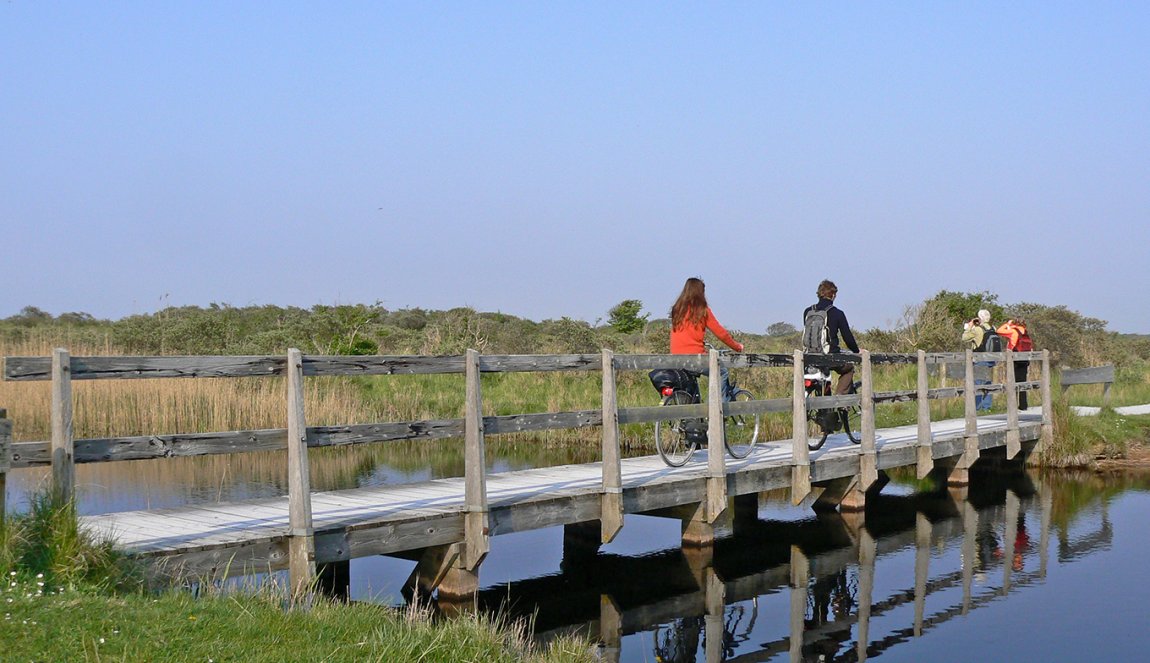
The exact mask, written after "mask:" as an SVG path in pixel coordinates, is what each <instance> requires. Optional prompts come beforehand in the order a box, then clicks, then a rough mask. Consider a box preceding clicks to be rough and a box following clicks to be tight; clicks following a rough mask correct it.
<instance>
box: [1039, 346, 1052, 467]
mask: <svg viewBox="0 0 1150 663" xmlns="http://www.w3.org/2000/svg"><path fill="white" fill-rule="evenodd" d="M1051 444H1054V399H1053V397H1052V396H1051V391H1050V350H1043V351H1042V437H1041V438H1040V441H1039V445H1038V450H1039V451H1045V450H1047V449H1049V448H1050V445H1051Z"/></svg>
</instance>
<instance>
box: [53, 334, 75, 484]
mask: <svg viewBox="0 0 1150 663" xmlns="http://www.w3.org/2000/svg"><path fill="white" fill-rule="evenodd" d="M69 366H70V362H69V360H68V351H67V350H64V349H62V348H57V349H56V350H54V351H53V352H52V368H51V372H52V412H51V422H52V492H53V493H54V494H55V495H56V496H57V497H58V498H60V499H61V500H63V501H65V502H70V501H72V499H73V498H74V497H75V494H76V461H75V451H74V448H73V446H72V439H73V429H72V375H71V369H70V368H69Z"/></svg>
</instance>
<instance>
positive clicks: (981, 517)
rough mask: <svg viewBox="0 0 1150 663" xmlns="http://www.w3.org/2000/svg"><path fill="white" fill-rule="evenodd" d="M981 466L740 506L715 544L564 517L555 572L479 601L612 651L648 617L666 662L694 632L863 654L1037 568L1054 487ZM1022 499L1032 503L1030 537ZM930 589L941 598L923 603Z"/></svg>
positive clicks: (757, 650)
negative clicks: (881, 576) (633, 539)
mask: <svg viewBox="0 0 1150 663" xmlns="http://www.w3.org/2000/svg"><path fill="white" fill-rule="evenodd" d="M983 478H984V479H985V482H983V481H979V482H978V483H977V485H976V486H975V489H974V490H972V491H971V493H970V495H969V497H968V496H967V495H966V492H967V491H966V490H965V489H957V490H956V489H953V488H952V489H951V490H950V492H948V493H921V494H915V495H910V496H885V495H879V496H876V497H875V498H873V499H872V502H871V503H868V505H867V506H868V509H867V512H866V515H865V521H864V517H863V515H862V514H839V513H835V512H828V513H822V514H820V515H819V517H818V519H817V520H815V519H808V520H803V521H793V522H787V521H764V520H759V519H758V518H757V517H754V516H753V512H751V511H749V510H745V509H744V510H737V511H736V512H737V513H740V514H742V515H743V517H741V518H736V519H735V520H734V521H733V523H732V530H733V536H731V537H729V538H724V539H719V540H717V541H716V542H715V543H714V545H713V546H708V547H704V548H689V547H688V548H682V549H679V548H674V549H667V550H663V551H659V552H656V553H654V554H650V555H644V556H642V557H628V556H622V555H615V554H606V553H597V552H596V550H595V547H594V546H593V545H583V543H584V541H583V540H581V539H580V537H579V536H577V534H576V533H575V532H573V531H572V530H570V529H568V531H567V535H566V536H565V541H564V557H563V564H562V572H561V573H559V574H556V575H550V576H543V577H537V578H530V579H526V580H521V581H517V582H512V583H510V584H508V585H500V586H499V587H493V588H488V589H485V590H482V591H481V592H480V593H479V596H478V600H479V604H480V606H481V607H482V608H484V609H487V610H493V611H494V610H500V611H502V612H504V613H505V614H510V615H531V616H532V617H533V619H534V625H535V630H536V634H537V637H539V638H540V639H543V640H546V639H549V638H552V637H555V636H557V635H559V634H562V633H568V632H579V633H582V634H585V635H588V636H590V637H592V638H598V639H599V640H600V641H601V642H602V643H603V647H604V650H603V660H606V661H617V660H619V656H620V651H621V644H622V639H623V637H624V636H626V635H630V634H635V633H640V632H645V631H652V630H654V642H653V643H652V645H653V646H654V648H655V652H654V654H655V655H656V656H657V657H658V659H657V660H661V661H663V662H664V663H671V662H673V661H693V660H696V653H697V652H698V651H699V649H700V646H701V647H702V651H703V652H705V656H706V658H705V660H707V661H708V662H710V661H767V660H774V659H776V658H779V659H780V660H782V657H786V658H787V659H789V660H793V661H798V660H810V659H815V660H818V659H819V657H820V656H822V657H824V659H823V660H865V659H866V658H868V657H873V656H876V655H878V654H880V653H882V652H883V651H885V650H887V649H890V648H892V647H894V646H896V645H898V644H900V643H903V642H906V641H908V640H909V639H911V638H914V637H918V636H921V635H922V634H923V633H925V632H927V631H929V630H931V629H932V628H934V627H936V626H939V625H941V624H943V623H945V622H947V621H948V620H950V619H952V618H954V617H957V616H961V615H965V614H967V613H969V612H970V611H971V610H975V609H977V608H979V607H981V606H983V605H986V604H987V603H989V602H991V601H995V600H997V599H1001V598H1002V597H1004V596H1006V595H1008V594H1009V593H1011V592H1012V591H1017V590H1019V589H1021V588H1024V587H1027V586H1030V585H1034V584H1036V583H1039V582H1041V581H1043V579H1045V577H1046V569H1047V564H1048V552H1047V551H1048V550H1049V549H1050V545H1049V543H1050V540H1049V539H1050V529H1051V524H1050V513H1051V501H1052V497H1051V496H1052V493H1051V490H1050V489H1049V488H1048V487H1046V486H1043V485H1041V484H1039V485H1035V484H1034V483H1033V482H1032V481H1031V480H1030V479H1029V477H1028V476H1027V475H1025V474H1022V475H1012V476H1001V475H986V476H984V477H983ZM1028 512H1029V513H1034V512H1037V515H1038V525H1039V528H1038V537H1039V541H1037V542H1033V541H1031V540H1030V537H1031V532H1030V530H1029V529H1028V528H1027V526H1026V519H1025V516H1026V514H1027V513H1028ZM1112 537H1113V531H1112V529H1111V526H1110V522H1109V519H1108V518H1107V516H1106V513H1105V511H1103V516H1102V521H1101V523H1100V525H1099V527H1098V529H1097V531H1095V532H1092V533H1089V534H1086V535H1084V536H1080V537H1076V538H1071V537H1070V535H1069V534H1068V533H1067V532H1066V531H1060V532H1059V543H1058V547H1057V550H1058V559H1059V561H1068V560H1071V559H1074V558H1077V557H1081V556H1083V555H1086V554H1089V553H1091V552H1095V551H1098V550H1100V549H1106V548H1108V547H1109V545H1110V542H1111V540H1112ZM912 548H913V550H914V555H915V563H914V574H913V577H907V579H906V586H905V588H904V589H899V590H897V591H893V592H889V593H888V594H887V595H885V596H874V595H873V592H874V579H875V572H876V567H877V566H878V565H879V561H880V560H882V559H884V558H889V557H891V556H894V555H896V554H899V553H900V552H904V551H907V550H909V549H912ZM940 549H946V550H957V551H958V553H959V554H958V557H959V561H958V564H957V565H953V564H952V568H942V569H939V568H938V566H939V563H940V560H937V559H936V560H932V556H933V557H938V555H937V552H935V554H933V555H932V551H938V550H940ZM932 564H933V565H934V566H935V569H934V572H933V573H932V569H931V566H932ZM1035 564H1037V566H1035ZM1027 567H1030V568H1029V569H1028V568H1027ZM995 573H998V574H1001V576H1000V577H1001V581H1000V582H999V584H997V585H982V586H981V587H978V586H976V578H978V577H981V578H983V581H984V582H985V581H986V579H987V578H988V577H993V574H995ZM979 584H981V583H979ZM960 591H961V595H959V592H960ZM784 592H785V593H788V594H789V605H790V614H789V620H788V628H787V635H784V636H782V637H777V638H775V639H768V640H766V641H762V642H755V641H754V638H755V634H754V633H752V632H751V628H752V627H753V626H754V624H755V621H756V620H757V621H758V622H759V623H760V624H762V623H764V622H770V621H772V620H774V621H777V620H778V618H779V617H780V615H779V614H778V613H777V612H772V611H768V610H767V609H765V608H762V607H759V603H760V601H761V600H762V599H764V598H765V597H769V596H771V595H778V596H781V595H782V594H783V593H784ZM928 597H936V600H941V601H943V604H942V605H941V606H939V607H936V608H935V609H933V610H930V611H928V610H927V605H926V604H927V598H928ZM904 606H905V607H911V606H912V607H913V614H914V617H913V621H911V622H907V623H905V625H903V626H899V627H896V628H893V629H890V630H887V631H885V632H879V633H873V632H872V630H871V624H872V623H873V620H875V619H877V618H880V617H885V616H888V615H891V614H892V613H894V612H895V611H896V609H899V608H902V607H904ZM895 621H896V622H897V618H895ZM883 623H885V624H889V623H890V620H885V621H884V622H883ZM740 629H742V630H741V631H740Z"/></svg>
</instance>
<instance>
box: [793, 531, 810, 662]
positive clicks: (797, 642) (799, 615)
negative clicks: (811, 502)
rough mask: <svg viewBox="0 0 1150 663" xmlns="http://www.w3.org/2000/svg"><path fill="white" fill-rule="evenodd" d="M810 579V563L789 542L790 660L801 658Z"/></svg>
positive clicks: (800, 550) (799, 659)
mask: <svg viewBox="0 0 1150 663" xmlns="http://www.w3.org/2000/svg"><path fill="white" fill-rule="evenodd" d="M810 581H811V563H810V560H809V559H807V556H806V555H805V554H803V551H802V549H801V548H799V547H798V546H796V545H794V544H791V632H790V633H791V634H790V645H791V647H790V654H791V658H790V660H792V661H801V660H803V655H802V652H803V633H804V632H805V631H806V619H805V617H806V614H807V598H808V592H809V589H808V585H809V584H810Z"/></svg>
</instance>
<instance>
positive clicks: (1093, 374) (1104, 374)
mask: <svg viewBox="0 0 1150 663" xmlns="http://www.w3.org/2000/svg"><path fill="white" fill-rule="evenodd" d="M1019 354H1021V353H1019ZM1059 382H1060V384H1061V385H1062V386H1063V388H1065V387H1068V386H1070V385H1075V384H1101V383H1105V382H1114V365H1113V364H1107V365H1105V366H1092V367H1090V368H1064V369H1062V372H1061V374H1060V375H1059Z"/></svg>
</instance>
